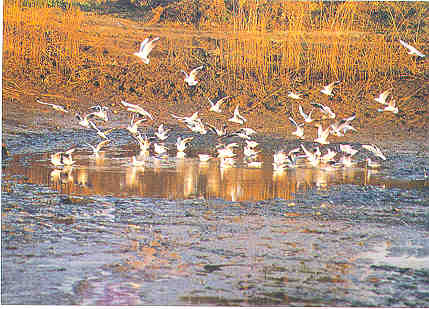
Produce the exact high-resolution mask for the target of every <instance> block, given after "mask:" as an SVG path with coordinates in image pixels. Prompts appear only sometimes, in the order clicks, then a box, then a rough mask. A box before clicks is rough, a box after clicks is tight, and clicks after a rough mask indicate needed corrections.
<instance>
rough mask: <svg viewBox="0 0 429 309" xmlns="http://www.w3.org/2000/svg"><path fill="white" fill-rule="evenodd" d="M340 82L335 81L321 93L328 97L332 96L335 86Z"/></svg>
mask: <svg viewBox="0 0 429 309" xmlns="http://www.w3.org/2000/svg"><path fill="white" fill-rule="evenodd" d="M339 82H340V81H335V82H332V83H330V84H329V85H326V86H325V87H323V89H322V90H320V92H321V93H323V94H326V95H328V96H332V90H333V89H334V86H335V85H336V84H338V83H339Z"/></svg>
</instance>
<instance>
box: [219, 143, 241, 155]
mask: <svg viewBox="0 0 429 309" xmlns="http://www.w3.org/2000/svg"><path fill="white" fill-rule="evenodd" d="M216 147H217V152H218V156H217V157H218V158H223V157H224V158H230V157H235V156H236V154H235V153H234V152H233V148H235V147H239V145H238V144H237V143H229V144H228V145H226V146H224V145H223V144H220V145H218V146H216Z"/></svg>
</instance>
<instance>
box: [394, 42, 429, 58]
mask: <svg viewBox="0 0 429 309" xmlns="http://www.w3.org/2000/svg"><path fill="white" fill-rule="evenodd" d="M399 43H401V44H402V46H404V47H405V48H406V49H408V54H409V55H416V56H419V57H422V58H423V57H425V56H426V55H425V54H423V53H422V52H420V51H418V50H417V49H416V48H415V47H414V46H411V45H410V44H408V43H405V42H404V41H402V40H399Z"/></svg>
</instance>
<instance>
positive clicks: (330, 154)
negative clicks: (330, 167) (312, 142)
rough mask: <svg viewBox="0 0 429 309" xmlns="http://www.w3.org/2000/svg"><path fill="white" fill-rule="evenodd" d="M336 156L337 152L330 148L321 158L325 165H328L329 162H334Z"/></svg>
mask: <svg viewBox="0 0 429 309" xmlns="http://www.w3.org/2000/svg"><path fill="white" fill-rule="evenodd" d="M336 155H337V152H336V151H333V150H332V149H329V148H328V152H327V153H326V154H324V155H323V156H322V157H321V160H322V162H323V163H328V162H329V161H332V159H334V158H335V156H336Z"/></svg>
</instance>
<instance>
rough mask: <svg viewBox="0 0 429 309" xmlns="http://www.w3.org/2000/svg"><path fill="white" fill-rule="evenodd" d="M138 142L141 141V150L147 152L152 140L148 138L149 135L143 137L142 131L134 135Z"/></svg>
mask: <svg viewBox="0 0 429 309" xmlns="http://www.w3.org/2000/svg"><path fill="white" fill-rule="evenodd" d="M133 136H134V137H135V138H136V140H137V142H138V143H139V147H140V152H142V153H146V152H147V151H149V148H150V141H149V139H148V138H147V136H146V135H145V138H144V139H143V137H142V136H141V135H140V133H138V134H137V135H133Z"/></svg>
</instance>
